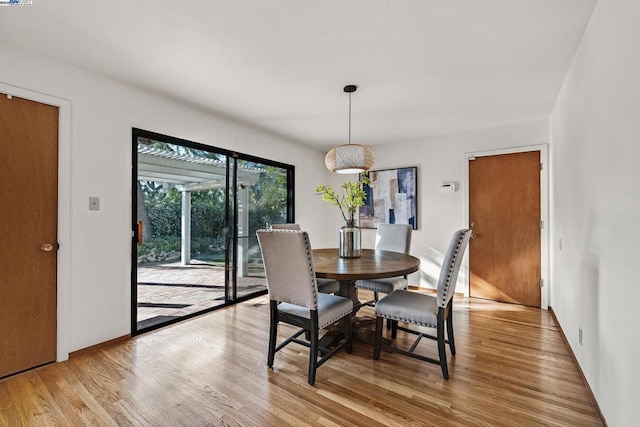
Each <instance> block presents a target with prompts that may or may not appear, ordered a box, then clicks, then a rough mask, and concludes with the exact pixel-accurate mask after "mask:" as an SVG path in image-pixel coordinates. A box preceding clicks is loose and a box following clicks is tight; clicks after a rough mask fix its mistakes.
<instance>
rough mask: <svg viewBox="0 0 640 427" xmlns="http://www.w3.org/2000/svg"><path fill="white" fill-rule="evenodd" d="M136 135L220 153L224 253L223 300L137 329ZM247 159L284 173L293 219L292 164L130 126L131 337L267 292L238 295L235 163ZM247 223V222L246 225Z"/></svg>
mask: <svg viewBox="0 0 640 427" xmlns="http://www.w3.org/2000/svg"><path fill="white" fill-rule="evenodd" d="M140 138H145V139H149V140H154V141H158V142H164V143H168V144H172V145H177V146H183V147H187V148H191V149H195V150H202V151H206V152H210V153H215V154H218V155H221V156H224V157H225V159H226V165H225V174H226V185H225V206H224V221H225V227H224V230H225V231H224V234H225V235H224V242H225V243H224V245H225V248H224V253H225V261H224V264H225V269H224V270H225V271H224V278H225V292H224V303H223V304H220V305H217V306H215V307H211V308H208V309H205V310H202V311H199V312H197V313H192V314H187V315H185V316H183V317H179V318H176V319H172V320H168V321H166V322H163V323H160V324H157V325H153V326H149V327H145V328H141V329H139V328H138V321H137V310H138V289H137V288H138V277H137V269H138V268H137V259H138V238H139V236H138V192H137V188H138V141H139V139H140ZM239 161H247V162H253V163H258V164H262V165H265V166H273V167H277V168H281V169H284V170H285V171H286V175H287V196H286V198H287V208H286V220H287V222H295V212H294V210H295V209H294V208H295V199H294V193H295V182H294V178H295V167H294V166H293V165H288V164H285V163H281V162H277V161H273V160H269V159H263V158H260V157H257V156H252V155H249V154H243V153H238V152H235V151H232V150H227V149H224V148H217V147H213V146H209V145H205V144H200V143H197V142H193V141H188V140H184V139H180V138H175V137H172V136H168V135H163V134H159V133H156V132H151V131H146V130H143V129H138V128H133V129H132V177H131V183H132V186H131V188H132V193H131V195H132V217H131V230H132V232H131V335H132V336H135V335H138V334H141V333H144V332H148V331H150V330H153V329H157V328H160V327H163V326H167V325H169V324H173V323H176V322H179V321H181V320H185V319H188V318H191V317H194V316H197V315H200V314H203V313H206V312H210V311H213V310H216V309H218V308H222V307H226V306H228V305H233V304H235V303H238V302H242V301H245V300H247V299H251V298H254V297H255V296H258V295H264V294H266V293H267V291H266V288H265V289H264V290H262V291H259V292H256V293H252V294H248V295H243V296H241V297H238V292H237V286H238V277H237V276H238V239H239V236H238V233H239V230H238V198H237V189H238V162H239ZM247 226H248V224H247Z"/></svg>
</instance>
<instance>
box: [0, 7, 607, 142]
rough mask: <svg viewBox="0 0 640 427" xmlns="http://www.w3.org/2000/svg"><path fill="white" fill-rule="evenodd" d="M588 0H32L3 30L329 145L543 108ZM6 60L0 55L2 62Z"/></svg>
mask: <svg viewBox="0 0 640 427" xmlns="http://www.w3.org/2000/svg"><path fill="white" fill-rule="evenodd" d="M595 2H596V0H315V1H312V0H226V1H225V0H184V1H177V0H173V1H169V0H108V1H107V0H102V1H87V0H33V4H32V5H31V6H19V7H1V8H0V39H2V40H4V41H7V42H10V43H13V44H16V45H18V46H22V47H24V48H27V49H30V50H33V51H36V52H41V53H44V54H45V55H47V56H50V57H52V58H56V59H58V60H60V61H63V62H66V63H70V64H74V65H76V66H79V67H82V68H85V69H87V70H91V71H94V72H96V73H100V74H103V75H106V76H109V77H111V78H114V79H117V80H120V81H123V82H128V83H131V84H133V85H136V86H140V87H143V88H146V89H149V90H151V91H153V92H157V93H162V94H165V95H167V96H170V97H173V98H178V99H181V100H183V101H187V102H189V103H191V104H194V105H196V106H198V107H200V108H203V109H206V110H209V111H213V112H216V113H217V114H221V115H223V116H226V117H229V118H232V119H234V120H237V121H240V122H242V123H245V124H249V125H251V126H254V127H256V128H260V129H262V130H266V131H269V132H272V133H274V134H278V135H280V136H283V137H286V138H288V139H291V140H294V141H297V142H300V143H303V144H307V145H310V146H313V147H316V148H318V149H321V150H327V149H328V148H330V147H331V146H332V145H336V144H340V143H345V142H346V139H347V136H348V132H347V131H348V127H347V113H348V95H347V94H345V93H344V92H343V91H342V88H343V86H344V85H346V84H356V85H358V87H359V88H358V91H357V92H355V93H354V94H353V98H352V100H353V101H352V102H353V103H352V111H353V122H352V139H353V142H359V143H364V144H367V145H376V144H382V143H395V142H407V141H416V140H423V139H425V138H427V137H429V136H433V135H441V134H448V133H455V132H460V131H465V130H471V129H479V128H486V127H493V126H499V125H503V124H509V123H515V122H519V121H525V120H533V119H538V118H546V117H549V115H550V113H551V109H552V108H553V104H554V102H555V100H556V97H557V94H558V92H559V90H560V87H561V85H562V82H563V80H564V77H565V75H566V73H567V70H568V68H569V66H570V64H571V60H572V58H573V55H574V52H575V50H576V48H577V46H578V44H579V42H580V39H581V37H582V33H583V31H584V28H585V26H586V25H587V22H588V20H589V17H590V16H591V12H592V10H593V7H594V5H595ZM0 65H1V64H0Z"/></svg>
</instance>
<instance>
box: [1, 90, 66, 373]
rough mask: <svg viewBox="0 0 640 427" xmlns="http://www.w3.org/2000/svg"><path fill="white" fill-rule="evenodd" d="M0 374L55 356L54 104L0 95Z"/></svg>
mask: <svg viewBox="0 0 640 427" xmlns="http://www.w3.org/2000/svg"><path fill="white" fill-rule="evenodd" d="M0 157H1V158H2V166H1V167H0V197H1V199H2V202H1V203H0V218H2V220H1V221H0V378H1V377H3V376H7V375H11V374H13V373H16V372H20V371H23V370H25V369H29V368H33V367H36V366H39V365H43V364H45V363H48V362H53V361H55V360H56V320H57V310H56V295H57V291H56V289H57V283H56V265H57V253H56V251H57V223H58V195H57V194H58V108H57V107H52V106H50V105H45V104H40V103H38V102H34V101H28V100H26V99H21V98H17V97H13V98H10V97H8V96H7V95H5V94H0Z"/></svg>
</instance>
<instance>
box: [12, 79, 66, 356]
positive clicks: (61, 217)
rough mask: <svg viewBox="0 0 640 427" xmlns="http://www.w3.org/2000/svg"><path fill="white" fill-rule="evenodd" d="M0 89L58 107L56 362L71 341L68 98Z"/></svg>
mask: <svg viewBox="0 0 640 427" xmlns="http://www.w3.org/2000/svg"><path fill="white" fill-rule="evenodd" d="M0 92H2V93H7V94H10V95H12V96H17V97H19V98H24V99H28V100H30V101H35V102H40V103H42V104H47V105H52V106H54V107H58V243H59V244H60V249H59V250H58V254H57V277H56V280H57V284H56V286H57V307H56V310H57V313H56V317H57V331H56V334H57V337H56V361H57V362H62V361H64V360H67V359H68V358H69V344H70V342H71V101H70V100H68V99H64V98H59V97H56V96H52V95H48V94H45V93H40V92H35V91H32V90H29V89H24V88H21V87H17V86H13V85H10V84H8V83H4V82H0Z"/></svg>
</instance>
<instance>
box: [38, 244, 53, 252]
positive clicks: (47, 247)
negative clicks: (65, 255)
mask: <svg viewBox="0 0 640 427" xmlns="http://www.w3.org/2000/svg"><path fill="white" fill-rule="evenodd" d="M40 250H41V251H42V252H51V251H53V245H52V244H51V243H43V244H42V245H40Z"/></svg>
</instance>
